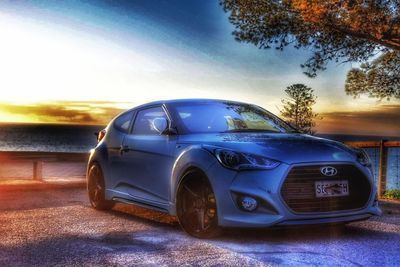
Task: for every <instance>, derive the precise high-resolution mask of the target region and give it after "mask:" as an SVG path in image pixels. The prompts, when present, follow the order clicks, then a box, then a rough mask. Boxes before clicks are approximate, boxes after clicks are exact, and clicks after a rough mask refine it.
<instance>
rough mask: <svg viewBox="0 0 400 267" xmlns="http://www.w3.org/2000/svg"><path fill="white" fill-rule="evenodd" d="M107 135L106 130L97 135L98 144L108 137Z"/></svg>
mask: <svg viewBox="0 0 400 267" xmlns="http://www.w3.org/2000/svg"><path fill="white" fill-rule="evenodd" d="M106 133H107V131H106V129H103V130H101V131H100V132H99V133H98V134H97V143H99V142H100V141H101V140H103V138H104V136H106Z"/></svg>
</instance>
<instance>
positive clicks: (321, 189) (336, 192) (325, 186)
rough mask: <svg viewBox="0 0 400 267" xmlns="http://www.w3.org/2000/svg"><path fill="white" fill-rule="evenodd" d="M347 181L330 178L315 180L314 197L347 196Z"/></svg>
mask: <svg viewBox="0 0 400 267" xmlns="http://www.w3.org/2000/svg"><path fill="white" fill-rule="evenodd" d="M349 193H350V191H349V181H348V180H330V181H316V182H315V196H316V197H342V196H348V195H349Z"/></svg>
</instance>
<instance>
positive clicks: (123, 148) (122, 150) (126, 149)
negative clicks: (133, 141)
mask: <svg viewBox="0 0 400 267" xmlns="http://www.w3.org/2000/svg"><path fill="white" fill-rule="evenodd" d="M129 150H132V149H131V148H130V147H129V146H120V148H119V153H120V154H121V155H122V154H123V153H124V152H129Z"/></svg>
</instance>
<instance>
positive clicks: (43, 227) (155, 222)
mask: <svg viewBox="0 0 400 267" xmlns="http://www.w3.org/2000/svg"><path fill="white" fill-rule="evenodd" d="M0 189H1V188H0ZM304 264H308V265H315V266H360V265H362V266H396V265H397V266H399V264H400V215H385V216H382V217H380V218H373V219H370V220H369V221H367V222H361V223H353V224H350V225H349V226H347V227H346V228H344V229H334V228H309V229H304V228H301V229H297V228H296V229H286V230H262V231H260V230H258V231H248V230H247V231H244V230H234V231H229V232H227V233H226V234H225V235H224V236H222V237H220V238H218V239H215V240H198V239H195V238H191V237H189V236H187V235H186V234H185V233H183V232H182V231H181V230H180V228H179V225H178V224H177V222H176V221H175V219H174V218H173V217H170V216H166V215H163V214H160V213H157V212H149V211H147V210H144V209H141V208H133V207H129V206H125V205H117V207H116V208H115V209H114V210H113V211H110V212H99V211H95V210H93V209H91V208H90V207H89V204H88V202H87V199H86V193H85V191H84V190H83V189H81V188H72V189H57V188H51V189H47V190H36V191H20V190H8V191H5V190H2V191H0V266H32V265H37V266H49V265H51V266H65V265H69V266H89V265H107V266H110V265H111V266H119V265H123V266H128V265H146V266H182V265H196V266H210V265H217V266H221V265H222V266H224V265H230V266H233V265H234V266H269V265H272V266H277V265H279V266H293V265H304Z"/></svg>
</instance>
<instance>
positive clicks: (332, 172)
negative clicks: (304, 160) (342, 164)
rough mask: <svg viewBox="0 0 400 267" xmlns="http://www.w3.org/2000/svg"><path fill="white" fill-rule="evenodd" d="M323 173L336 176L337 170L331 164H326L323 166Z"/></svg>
mask: <svg viewBox="0 0 400 267" xmlns="http://www.w3.org/2000/svg"><path fill="white" fill-rule="evenodd" d="M321 173H322V174H323V175H325V176H335V175H336V174H337V170H336V169H335V168H333V167H331V166H326V167H322V168H321Z"/></svg>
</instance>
